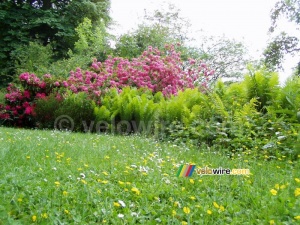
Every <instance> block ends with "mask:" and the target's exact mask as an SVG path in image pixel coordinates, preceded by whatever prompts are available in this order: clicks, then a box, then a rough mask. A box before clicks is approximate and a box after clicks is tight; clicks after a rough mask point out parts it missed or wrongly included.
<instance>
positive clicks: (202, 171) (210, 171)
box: [176, 164, 250, 177]
mask: <svg viewBox="0 0 300 225" xmlns="http://www.w3.org/2000/svg"><path fill="white" fill-rule="evenodd" d="M194 171H196V173H197V175H250V170H249V169H229V168H223V167H218V168H209V167H203V168H196V165H193V164H186V165H181V166H180V167H179V169H178V171H177V174H176V176H177V177H190V176H192V175H193V172H194Z"/></svg>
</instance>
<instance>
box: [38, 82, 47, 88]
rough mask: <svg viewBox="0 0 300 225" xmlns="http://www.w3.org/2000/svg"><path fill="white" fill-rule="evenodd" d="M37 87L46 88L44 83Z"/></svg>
mask: <svg viewBox="0 0 300 225" xmlns="http://www.w3.org/2000/svg"><path fill="white" fill-rule="evenodd" d="M39 87H40V88H42V89H44V88H46V83H45V82H44V81H42V83H40V84H39Z"/></svg>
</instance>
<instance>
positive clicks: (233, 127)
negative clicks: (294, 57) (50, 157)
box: [0, 46, 300, 157]
mask: <svg viewBox="0 0 300 225" xmlns="http://www.w3.org/2000/svg"><path fill="white" fill-rule="evenodd" d="M168 49H169V52H167V53H166V54H165V55H164V56H162V55H161V53H160V52H159V51H158V50H153V49H151V48H149V50H148V51H147V52H145V53H144V54H143V55H142V56H141V57H140V58H138V59H133V61H132V62H130V61H126V60H122V59H120V58H115V59H112V58H109V59H108V60H107V61H105V62H104V63H99V62H94V63H93V64H92V68H91V70H88V71H82V70H80V69H77V70H76V71H75V72H71V76H70V77H69V78H68V79H67V80H61V79H59V78H55V77H53V76H51V75H49V74H46V75H44V77H42V78H38V77H36V76H35V75H33V74H29V73H24V74H21V75H20V83H19V84H10V85H9V86H8V88H7V93H5V94H2V104H1V99H0V123H2V124H4V125H7V126H19V127H38V128H48V129H53V128H60V129H71V130H74V131H84V132H87V131H89V132H117V133H126V134H127V133H134V132H140V133H147V134H150V135H153V134H155V135H156V137H157V138H160V139H163V140H170V141H173V142H176V143H187V144H192V145H197V146H201V145H202V146H203V145H205V146H208V147H211V146H214V147H215V148H220V149H223V150H224V149H225V150H229V151H230V152H248V153H249V152H251V151H253V149H257V150H262V151H263V152H264V153H266V154H267V155H270V154H271V155H276V153H280V154H286V155H291V156H293V157H295V156H296V155H298V154H299V149H300V146H298V145H299V144H298V143H299V142H300V140H299V134H298V131H299V124H298V121H297V112H298V111H299V106H300V94H299V90H300V78H297V77H294V78H291V79H290V80H288V81H287V83H286V85H285V86H284V87H280V86H279V82H278V75H277V74H276V73H273V72H269V71H267V70H265V69H260V70H253V69H250V70H249V74H248V75H246V76H245V79H244V81H243V82H240V83H233V84H231V85H229V86H227V85H225V84H224V83H223V82H221V81H219V82H217V83H216V84H215V85H214V87H211V88H210V89H208V88H205V89H204V86H205V81H206V80H207V79H209V76H210V75H212V73H213V72H212V71H209V69H208V68H207V67H206V66H205V65H204V64H201V63H199V64H198V63H196V61H194V60H190V69H189V70H188V71H185V70H183V69H182V68H183V67H181V66H182V64H181V61H180V58H179V57H178V56H179V55H178V53H176V52H175V51H174V49H173V48H172V47H170V46H169V47H168ZM141 77H143V78H141ZM201 79H202V80H201ZM203 79H204V80H203ZM196 81H198V82H199V81H200V84H202V85H199V86H196V85H195V82H196ZM0 98H1V95H0ZM3 99H4V101H3ZM297 149H298V150H297Z"/></svg>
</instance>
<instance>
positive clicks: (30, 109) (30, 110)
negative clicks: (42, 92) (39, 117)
mask: <svg viewBox="0 0 300 225" xmlns="http://www.w3.org/2000/svg"><path fill="white" fill-rule="evenodd" d="M32 112H33V109H32V107H31V106H28V107H26V109H25V112H24V113H25V114H26V115H30V114H31V113H32Z"/></svg>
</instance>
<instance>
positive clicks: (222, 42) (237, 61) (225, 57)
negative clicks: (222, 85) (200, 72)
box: [198, 36, 250, 81]
mask: <svg viewBox="0 0 300 225" xmlns="http://www.w3.org/2000/svg"><path fill="white" fill-rule="evenodd" d="M199 40H201V45H200V47H198V51H199V55H200V59H202V60H203V61H204V62H205V63H207V64H208V66H210V67H211V68H213V69H214V70H215V73H214V75H213V78H212V80H214V81H215V80H217V79H218V78H230V79H232V78H235V79H236V78H240V77H242V76H243V74H244V72H245V69H246V66H247V64H248V63H249V62H250V57H249V56H248V49H247V48H246V47H245V45H244V44H243V43H242V42H238V41H236V40H234V39H229V38H227V37H225V36H220V37H217V36H203V37H201V38H199Z"/></svg>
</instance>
